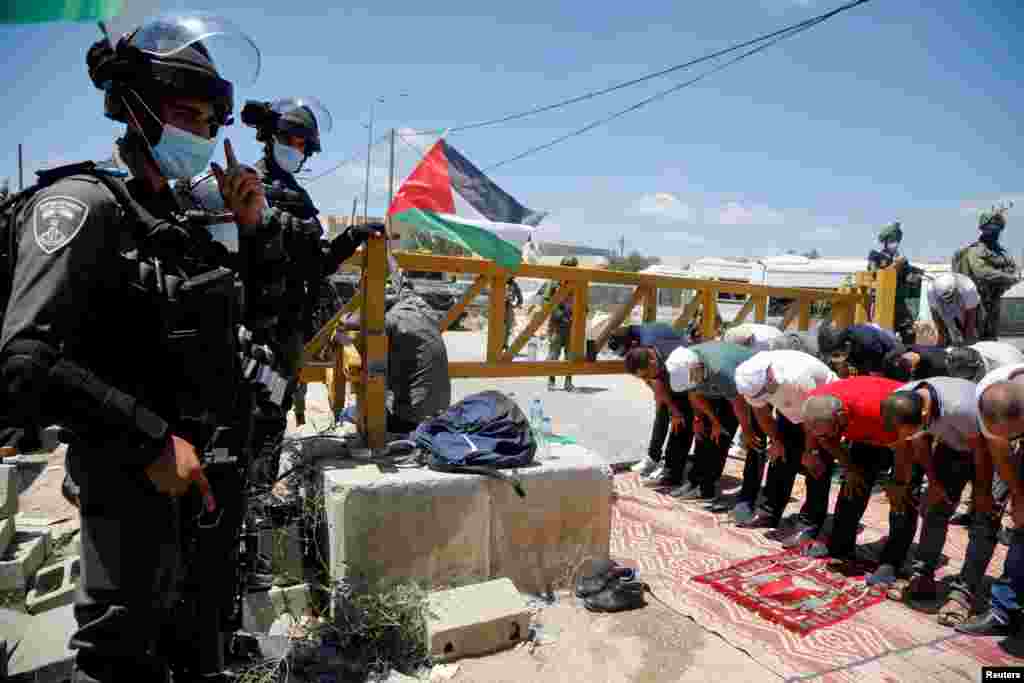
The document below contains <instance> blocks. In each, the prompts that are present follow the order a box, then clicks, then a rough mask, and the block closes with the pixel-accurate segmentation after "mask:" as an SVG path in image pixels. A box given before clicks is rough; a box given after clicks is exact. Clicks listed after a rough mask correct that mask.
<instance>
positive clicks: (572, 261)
mask: <svg viewBox="0 0 1024 683" xmlns="http://www.w3.org/2000/svg"><path fill="white" fill-rule="evenodd" d="M579 264H580V260H579V259H578V258H576V257H575V256H566V257H564V258H563V259H562V265H563V266H578V265H579Z"/></svg>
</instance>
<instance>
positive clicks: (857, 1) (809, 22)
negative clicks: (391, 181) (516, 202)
mask: <svg viewBox="0 0 1024 683" xmlns="http://www.w3.org/2000/svg"><path fill="white" fill-rule="evenodd" d="M866 2H869V0H854V1H853V2H849V3H847V4H845V5H843V6H841V7H837V8H836V9H834V10H831V11H829V12H826V13H824V14H820V15H818V16H816V17H813V18H811V19H806V20H804V21H801V22H798V23H796V24H792V25H790V26H787V27H785V28H782V29H779V30H778V31H773V32H771V33H766V34H764V35H761V36H758V37H757V38H754V39H753V40H748V41H745V42H742V43H738V44H736V45H733V46H731V47H728V48H725V49H723V50H719V51H717V52H712V53H711V54H708V55H704V56H703V57H698V58H696V59H692V60H690V61H688V62H684V63H682V64H677V65H675V66H670V67H668V68H667V69H662V70H661V71H655V72H654V73H649V74H646V75H644V76H640V77H638V78H634V79H632V80H628V81H623V82H622V83H617V84H615V85H612V86H609V87H607V88H603V89H601V90H593V91H591V92H588V93H584V94H582V95H577V96H576V97H570V98H569V99H565V100H561V101H559V102H554V103H552V104H546V105H543V106H540V107H535V108H533V109H529V110H527V111H523V112H519V113H517V114H508V115H506V116H501V117H498V118H495V119H488V120H486V121H478V122H476V123H469V124H466V125H463V126H455V127H452V128H435V129H432V130H419V131H412V132H410V133H408V134H409V135H438V134H441V133H443V132H445V131H448V132H450V133H457V132H460V131H465V130H472V129H474V128H483V127H485V126H495V125H498V124H500V123H508V122H509V121H515V120H517V119H522V118H526V117H527V116H533V115H534V114H541V113H544V112H547V111H551V110H553V109H559V108H561V107H566V106H568V105H571V104H576V103H577V102H584V101H586V100H590V99H593V98H595V97H600V96H601V95H607V94H608V93H611V92H615V91H616V90H622V89H623V88H628V87H630V86H634V85H638V84H640V83H644V82H646V81H649V80H652V79H655V78H660V77H661V76H666V75H668V74H671V73H674V72H676V71H680V70H682V69H687V68H689V67H691V66H696V65H697V64H701V63H703V62H707V61H710V60H713V59H716V58H718V57H722V56H724V55H727V54H729V53H730V52H736V51H737V50H742V49H743V48H746V47H750V46H751V45H756V44H757V43H761V42H764V41H766V40H770V39H772V38H775V37H777V36H783V35H786V34H790V33H791V32H793V31H794V30H802V29H804V28H810V27H811V26H815V25H817V24H819V23H821V22H822V21H827V20H828V19H831V18H832V17H834V16H835V15H837V14H840V13H841V12H845V11H847V10H849V9H853V8H854V7H857V6H858V5H863V4H865V3H866Z"/></svg>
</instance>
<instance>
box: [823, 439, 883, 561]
mask: <svg viewBox="0 0 1024 683" xmlns="http://www.w3.org/2000/svg"><path fill="white" fill-rule="evenodd" d="M850 459H851V461H852V462H853V464H854V465H856V466H859V467H860V468H861V470H862V471H863V472H864V483H865V486H864V491H863V492H861V493H859V494H858V495H851V496H848V495H846V494H847V493H848V487H849V484H843V488H842V490H841V491H840V492H839V499H838V500H837V501H836V508H835V518H834V519H833V526H832V536H831V538H830V539H829V543H828V551H829V555H831V556H832V557H835V558H847V557H851V556H852V555H853V553H854V551H855V550H856V549H857V527H858V526H859V525H860V520H861V518H863V517H864V512H865V511H866V510H867V509H868V502H869V501H870V500H871V489H872V488H873V487H874V485H875V482H876V481H878V476H879V475H880V474H881V473H882V472H885V471H886V470H888V469H889V468H890V467H892V461H893V457H892V451H891V450H889V449H888V448H885V447H880V446H870V445H868V444H864V443H855V444H852V445H851V447H850Z"/></svg>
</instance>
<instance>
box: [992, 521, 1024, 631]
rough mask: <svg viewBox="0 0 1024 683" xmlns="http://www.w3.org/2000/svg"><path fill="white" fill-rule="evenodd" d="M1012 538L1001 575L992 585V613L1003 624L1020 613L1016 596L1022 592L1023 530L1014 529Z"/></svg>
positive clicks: (1023, 590) (1023, 584)
mask: <svg viewBox="0 0 1024 683" xmlns="http://www.w3.org/2000/svg"><path fill="white" fill-rule="evenodd" d="M1012 537H1013V540H1012V541H1011V543H1010V550H1009V551H1008V552H1007V553H1006V564H1005V565H1003V575H1002V576H1000V577H999V580H998V581H996V582H995V583H993V584H992V601H991V606H992V611H993V612H994V613H995V614H996V616H998V617H999V618H1000V619H1002V620H1003V621H1004V622H1009V621H1010V616H1011V615H1012V614H1014V613H1017V612H1020V609H1021V604H1020V601H1019V600H1018V596H1019V595H1020V594H1021V593H1022V592H1024V529H1014V530H1013V534H1012Z"/></svg>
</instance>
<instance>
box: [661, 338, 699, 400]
mask: <svg viewBox="0 0 1024 683" xmlns="http://www.w3.org/2000/svg"><path fill="white" fill-rule="evenodd" d="M695 365H700V357H699V356H698V355H697V354H696V353H694V352H693V351H691V350H690V349H687V348H684V347H680V348H678V349H676V350H675V351H673V352H672V353H671V354H669V357H668V358H667V359H666V360H665V369H666V370H667V371H668V378H669V384H670V385H671V386H672V391H675V392H680V391H686V390H687V389H692V388H693V387H694V386H696V385H695V384H692V383H691V382H690V370H692V369H693V367H694V366H695Z"/></svg>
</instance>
